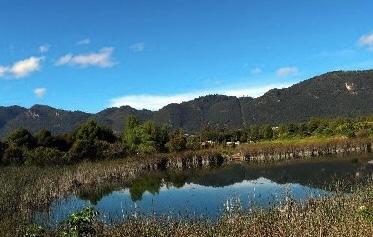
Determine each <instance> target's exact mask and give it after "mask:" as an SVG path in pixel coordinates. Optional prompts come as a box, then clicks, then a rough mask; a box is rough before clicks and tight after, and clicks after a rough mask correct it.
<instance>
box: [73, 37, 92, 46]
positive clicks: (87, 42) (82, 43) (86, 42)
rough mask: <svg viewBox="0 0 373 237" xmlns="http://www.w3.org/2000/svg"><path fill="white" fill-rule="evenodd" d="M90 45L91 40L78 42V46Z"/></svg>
mask: <svg viewBox="0 0 373 237" xmlns="http://www.w3.org/2000/svg"><path fill="white" fill-rule="evenodd" d="M90 43H91V39H90V38H86V39H82V40H80V41H78V42H76V44H77V45H87V44H90Z"/></svg>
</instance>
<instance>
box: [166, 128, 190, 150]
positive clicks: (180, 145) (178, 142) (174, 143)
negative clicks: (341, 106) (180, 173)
mask: <svg viewBox="0 0 373 237" xmlns="http://www.w3.org/2000/svg"><path fill="white" fill-rule="evenodd" d="M186 143H187V141H186V138H185V135H184V131H183V130H182V129H178V130H176V131H175V132H174V133H173V134H172V135H171V137H170V141H169V142H168V143H167V144H166V147H167V148H168V150H169V151H171V152H175V151H182V150H184V149H185V148H186Z"/></svg>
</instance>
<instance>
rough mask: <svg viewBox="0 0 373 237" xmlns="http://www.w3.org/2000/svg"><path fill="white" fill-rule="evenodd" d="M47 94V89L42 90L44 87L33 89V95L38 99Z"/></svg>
mask: <svg viewBox="0 0 373 237" xmlns="http://www.w3.org/2000/svg"><path fill="white" fill-rule="evenodd" d="M46 93H47V89H46V88H44V87H41V88H35V90H34V94H35V96H36V97H38V98H43V97H44V96H45V94H46Z"/></svg>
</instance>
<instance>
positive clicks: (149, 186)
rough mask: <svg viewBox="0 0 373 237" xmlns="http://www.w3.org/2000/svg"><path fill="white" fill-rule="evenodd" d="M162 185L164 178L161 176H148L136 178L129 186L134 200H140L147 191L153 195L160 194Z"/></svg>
mask: <svg viewBox="0 0 373 237" xmlns="http://www.w3.org/2000/svg"><path fill="white" fill-rule="evenodd" d="M161 185H162V179H161V178H160V177H151V176H147V177H143V178H141V179H138V180H136V181H135V182H134V183H133V184H132V185H131V187H130V188H129V192H130V194H131V199H132V201H134V202H135V201H140V200H141V199H142V195H143V194H144V193H145V192H146V191H148V192H149V193H151V194H153V195H155V194H158V193H159V190H160V188H161Z"/></svg>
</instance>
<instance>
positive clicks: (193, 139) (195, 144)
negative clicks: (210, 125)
mask: <svg viewBox="0 0 373 237" xmlns="http://www.w3.org/2000/svg"><path fill="white" fill-rule="evenodd" d="M186 148H187V149H190V150H198V149H200V148H201V141H200V138H199V137H197V136H189V137H188V138H187V142H186Z"/></svg>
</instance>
